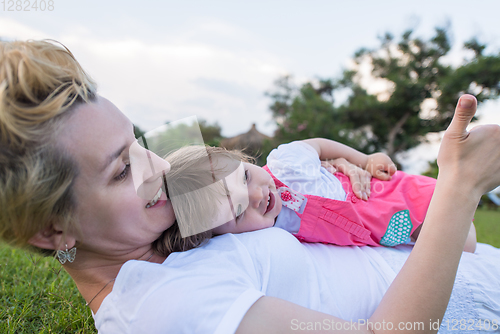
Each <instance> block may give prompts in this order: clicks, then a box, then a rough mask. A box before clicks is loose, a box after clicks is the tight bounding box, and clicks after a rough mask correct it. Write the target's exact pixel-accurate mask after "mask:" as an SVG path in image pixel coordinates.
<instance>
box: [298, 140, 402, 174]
mask: <svg viewBox="0 0 500 334" xmlns="http://www.w3.org/2000/svg"><path fill="white" fill-rule="evenodd" d="M303 142H304V143H306V144H309V145H310V146H312V147H313V148H314V149H315V150H316V152H318V156H319V159H320V160H328V161H329V160H334V161H333V162H331V164H332V165H333V166H334V167H336V168H338V166H340V165H341V164H342V163H344V161H342V160H340V161H335V160H338V159H345V160H347V161H348V162H349V163H351V164H353V165H356V166H358V167H360V168H362V169H364V170H366V171H368V172H369V173H370V174H371V175H372V176H374V177H376V178H377V179H380V180H383V181H387V180H390V179H391V176H392V175H393V174H394V173H395V172H396V165H395V164H394V162H392V160H391V158H390V157H389V156H388V155H387V154H384V153H373V154H369V155H367V154H364V153H362V152H359V151H357V150H355V149H353V148H352V147H349V146H346V145H344V144H341V143H338V142H336V141H333V140H330V139H325V138H311V139H306V140H303Z"/></svg>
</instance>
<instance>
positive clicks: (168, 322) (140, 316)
mask: <svg viewBox="0 0 500 334" xmlns="http://www.w3.org/2000/svg"><path fill="white" fill-rule="evenodd" d="M288 237H289V234H288V233H287V232H285V231H282V230H280V229H277V228H270V229H266V230H261V231H256V232H251V233H244V234H238V235H232V234H227V235H221V236H218V237H215V238H213V239H211V240H210V241H209V242H207V243H206V244H205V245H203V246H202V247H200V248H196V249H192V250H190V251H187V252H181V253H173V254H171V255H170V256H169V257H168V258H167V259H166V260H165V262H164V263H163V264H155V263H148V262H144V261H128V262H127V263H125V264H124V265H123V266H122V268H121V270H120V273H119V274H118V276H117V279H116V281H115V285H114V287H113V291H112V292H111V293H110V294H109V295H108V296H107V297H106V299H105V300H104V302H103V303H102V305H101V308H100V310H99V311H98V312H97V314H96V316H95V320H96V326H97V327H98V328H106V327H111V328H114V329H117V328H120V329H121V328H122V327H123V328H127V330H130V328H134V326H137V325H138V324H140V326H142V327H143V326H150V327H148V332H151V333H154V332H157V329H158V328H161V327H162V326H167V327H165V328H168V329H171V331H173V332H176V331H178V330H179V331H180V332H186V331H187V332H199V330H197V329H196V328H193V327H189V326H194V325H193V324H192V321H190V320H189V319H201V318H206V317H210V320H207V322H206V323H205V325H206V327H204V328H205V329H207V330H208V329H209V328H210V329H213V327H214V326H215V327H217V326H219V324H221V323H222V324H224V326H226V322H225V321H223V319H225V316H226V315H227V314H233V313H234V312H236V311H238V312H239V316H243V315H244V312H246V309H248V308H249V307H250V306H251V305H252V304H253V303H254V302H255V301H256V300H257V299H258V298H260V297H261V296H262V295H263V294H264V293H265V286H264V282H266V280H267V277H268V273H266V272H265V270H266V269H265V268H267V267H269V266H270V262H276V261H273V258H274V257H275V256H276V255H278V256H279V251H278V249H280V248H277V247H276V246H279V245H281V246H282V247H284V243H287V242H288V243H290V241H292V243H293V241H295V240H294V239H295V238H294V237H293V236H291V238H292V239H291V240H290V239H289V238H288ZM281 249H282V248H281ZM273 253H274V255H273ZM208 305H211V306H210V307H207V306H208ZM214 305H216V306H214ZM234 305H239V306H238V307H236V308H235V306H234ZM228 312H229V313H228ZM234 316H237V315H232V316H231V317H234ZM154 319H156V320H154ZM188 327H189V328H188ZM181 328H182V330H181ZM143 329H144V328H143ZM103 332H105V331H103Z"/></svg>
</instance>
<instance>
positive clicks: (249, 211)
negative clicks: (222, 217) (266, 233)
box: [213, 162, 281, 234]
mask: <svg viewBox="0 0 500 334" xmlns="http://www.w3.org/2000/svg"><path fill="white" fill-rule="evenodd" d="M226 181H227V183H228V188H229V191H230V193H231V201H232V204H233V207H234V211H235V214H236V216H237V217H236V219H232V220H230V221H229V222H227V223H226V224H223V225H221V226H218V227H216V228H215V229H213V231H214V233H215V234H224V233H241V232H250V231H255V230H260V229H263V228H267V227H271V226H274V222H275V220H276V217H277V216H278V214H279V213H280V211H281V198H280V196H279V195H278V192H277V190H276V186H275V184H274V181H273V179H272V177H271V175H269V173H268V172H266V171H265V170H264V169H263V168H261V167H259V166H256V165H253V164H250V163H246V162H244V163H242V164H241V166H240V168H238V169H237V170H236V171H235V173H233V174H231V175H230V177H227V178H226ZM239 207H241V211H242V212H239V211H240V209H238V208H239Z"/></svg>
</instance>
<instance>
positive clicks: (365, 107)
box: [267, 28, 500, 160]
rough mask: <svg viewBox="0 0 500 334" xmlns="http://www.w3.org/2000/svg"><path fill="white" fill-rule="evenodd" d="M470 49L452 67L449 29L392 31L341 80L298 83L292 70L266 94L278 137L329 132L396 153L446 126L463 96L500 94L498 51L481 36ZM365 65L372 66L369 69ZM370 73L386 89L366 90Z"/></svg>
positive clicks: (356, 58) (362, 53)
mask: <svg viewBox="0 0 500 334" xmlns="http://www.w3.org/2000/svg"><path fill="white" fill-rule="evenodd" d="M464 48H465V49H468V50H471V51H472V52H471V54H473V56H472V57H470V59H467V60H464V61H463V62H462V64H460V65H459V66H458V67H453V66H451V65H447V64H445V63H443V61H442V58H443V57H444V56H446V55H447V54H448V52H449V51H450V49H451V43H450V39H449V37H448V33H447V31H446V29H444V28H436V29H435V34H434V36H433V37H431V38H430V39H429V40H423V39H421V38H418V37H414V36H413V31H412V30H408V31H406V32H404V33H403V34H402V36H401V37H400V38H399V40H396V39H395V38H394V36H393V35H392V34H390V33H386V34H385V35H384V36H383V37H382V38H381V39H380V46H379V47H378V48H376V49H374V50H369V49H366V48H362V49H360V50H359V51H357V52H356V53H355V55H354V62H355V64H357V66H356V67H355V68H354V69H352V70H346V71H344V73H343V75H342V77H341V78H340V79H329V80H320V81H319V83H316V84H314V83H311V82H307V83H305V84H303V85H302V86H301V87H300V88H296V87H294V86H293V85H292V84H291V83H290V77H289V76H286V77H283V78H280V79H278V80H277V81H276V83H275V85H276V90H275V91H274V92H272V93H268V94H267V95H268V96H270V97H271V99H272V100H273V102H272V104H271V106H270V109H271V111H272V113H273V118H274V120H275V121H276V123H277V125H278V131H277V134H276V137H277V143H278V144H279V143H280V142H285V141H290V140H295V139H304V138H309V137H325V138H329V139H334V140H338V141H340V142H343V143H346V144H348V145H351V146H353V147H354V148H356V149H358V150H360V151H362V152H365V153H373V152H376V151H385V152H386V153H387V154H389V155H390V156H391V157H392V158H393V160H395V158H394V157H395V155H396V153H398V152H402V151H406V150H408V149H410V148H413V147H415V146H417V145H419V144H420V143H422V142H424V141H425V135H426V134H427V133H429V132H438V131H442V130H444V129H445V128H446V127H447V126H448V124H449V122H450V121H451V118H452V116H453V113H454V110H455V105H456V103H457V100H458V98H459V96H460V95H462V94H464V93H471V94H474V95H476V97H477V99H478V102H479V103H481V102H483V101H485V100H488V99H494V98H497V97H498V96H499V93H500V54H495V55H485V54H484V51H485V49H486V45H483V44H481V43H480V42H479V41H478V40H477V39H476V38H473V39H471V40H470V41H468V42H466V43H465V44H464ZM366 66H369V67H370V68H371V70H370V73H365V72H366V71H364V70H363V68H366ZM367 74H369V77H371V78H372V79H373V80H376V82H378V83H381V84H383V85H384V87H386V88H385V91H382V92H379V93H378V94H374V93H373V94H371V93H368V91H367V90H366V89H365V88H364V85H362V78H363V77H366V75H367ZM342 89H344V90H345V89H348V90H349V92H350V95H349V97H348V99H347V101H346V102H345V103H344V104H343V105H341V106H338V107H335V104H334V100H333V96H335V92H336V91H340V90H342ZM424 102H425V103H427V106H428V107H427V108H424V107H423V106H424Z"/></svg>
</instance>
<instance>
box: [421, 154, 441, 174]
mask: <svg viewBox="0 0 500 334" xmlns="http://www.w3.org/2000/svg"><path fill="white" fill-rule="evenodd" d="M438 172H439V167H438V164H437V159H436V160H434V161H432V162H429V168H428V169H427V170H426V171H425V172H424V173H422V175H425V176H429V177H432V178H435V179H437V177H438Z"/></svg>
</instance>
